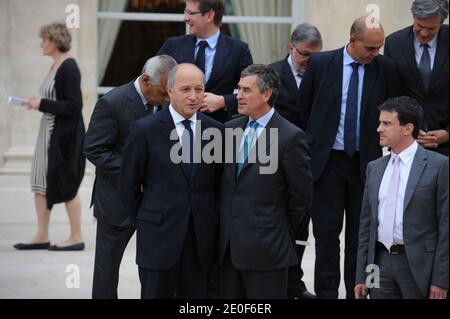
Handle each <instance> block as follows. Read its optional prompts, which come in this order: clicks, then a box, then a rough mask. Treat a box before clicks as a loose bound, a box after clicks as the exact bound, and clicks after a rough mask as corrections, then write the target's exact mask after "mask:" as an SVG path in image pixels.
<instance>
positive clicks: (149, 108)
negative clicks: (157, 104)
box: [145, 103, 153, 113]
mask: <svg viewBox="0 0 450 319" xmlns="http://www.w3.org/2000/svg"><path fill="white" fill-rule="evenodd" d="M145 112H147V113H152V112H153V105H151V104H150V103H147V104H145Z"/></svg>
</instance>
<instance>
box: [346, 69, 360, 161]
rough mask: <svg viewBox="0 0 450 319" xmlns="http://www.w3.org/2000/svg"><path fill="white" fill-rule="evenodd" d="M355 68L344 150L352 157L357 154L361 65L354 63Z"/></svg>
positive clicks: (349, 96) (351, 81)
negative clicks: (359, 71) (359, 68)
mask: <svg viewBox="0 0 450 319" xmlns="http://www.w3.org/2000/svg"><path fill="white" fill-rule="evenodd" d="M351 66H352V68H353V72H352V76H351V78H350V83H349V85H348V93H347V108H346V111H345V125H344V150H345V152H346V153H347V155H348V156H350V157H352V156H353V155H354V154H355V153H356V122H357V117H358V86H359V77H358V67H359V66H360V64H359V63H356V62H353V63H352V64H351Z"/></svg>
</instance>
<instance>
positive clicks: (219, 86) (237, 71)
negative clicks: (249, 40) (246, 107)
mask: <svg viewBox="0 0 450 319" xmlns="http://www.w3.org/2000/svg"><path fill="white" fill-rule="evenodd" d="M195 42H196V38H195V37H193V36H191V35H183V36H179V37H173V38H169V39H168V40H167V41H166V42H165V43H164V44H163V46H162V47H161V49H159V51H158V53H157V54H158V55H160V54H168V55H170V56H172V57H173V58H174V59H175V60H176V61H177V62H178V63H192V64H195V59H194V53H195ZM252 63H253V59H252V55H251V53H250V50H249V49H248V45H247V44H246V43H245V42H242V41H240V40H237V39H234V38H231V37H229V36H227V35H225V34H222V33H221V34H220V36H219V42H218V43H217V47H216V54H215V56H214V63H213V67H212V70H211V76H210V78H209V80H208V82H207V83H206V88H205V91H206V92H212V93H214V94H217V95H223V96H224V98H225V105H226V110H224V109H221V110H219V111H216V112H213V113H211V114H208V115H209V116H211V117H212V118H213V119H215V120H217V121H219V122H222V123H225V122H226V121H228V120H229V119H231V118H232V117H233V116H234V115H237V114H238V112H237V99H236V96H235V95H233V91H234V89H235V88H236V86H237V84H238V82H239V79H240V77H241V72H242V70H244V69H245V68H246V67H247V66H249V65H250V64H252Z"/></svg>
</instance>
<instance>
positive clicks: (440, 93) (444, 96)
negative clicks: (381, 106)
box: [384, 25, 449, 156]
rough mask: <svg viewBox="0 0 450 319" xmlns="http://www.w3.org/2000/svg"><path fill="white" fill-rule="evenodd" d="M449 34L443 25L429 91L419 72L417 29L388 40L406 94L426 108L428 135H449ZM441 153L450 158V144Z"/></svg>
mask: <svg viewBox="0 0 450 319" xmlns="http://www.w3.org/2000/svg"><path fill="white" fill-rule="evenodd" d="M448 33H449V31H448V25H442V26H441V29H440V31H439V34H438V40H437V41H438V43H437V50H436V56H435V60H434V66H433V71H432V74H431V80H430V87H429V89H428V91H426V90H425V86H424V84H423V82H422V78H421V76H420V73H419V70H418V68H417V62H416V58H415V49H414V32H413V28H412V27H407V28H405V29H403V30H400V31H397V32H394V33H393V34H391V35H390V36H388V37H387V38H386V45H385V48H384V54H385V55H386V56H388V57H390V58H391V59H393V60H394V61H396V62H397V64H398V68H399V70H400V76H401V83H402V84H403V90H404V94H405V95H408V96H410V97H412V98H414V99H416V100H417V101H418V102H419V103H420V104H421V105H422V107H423V110H424V126H423V128H424V129H425V130H426V131H434V130H441V129H444V130H446V131H447V132H448V121H449V117H448V109H449V99H448V41H449V39H448ZM437 151H438V152H439V153H441V154H444V155H447V156H448V154H449V144H448V142H447V143H444V144H441V145H440V147H439V148H438V150H437Z"/></svg>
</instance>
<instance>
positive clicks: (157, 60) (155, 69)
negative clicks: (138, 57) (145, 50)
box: [142, 55, 177, 85]
mask: <svg viewBox="0 0 450 319" xmlns="http://www.w3.org/2000/svg"><path fill="white" fill-rule="evenodd" d="M176 65H177V61H175V60H174V59H173V58H172V57H171V56H169V55H157V56H154V57H152V58H150V59H148V60H147V62H145V65H144V68H143V69H142V74H147V75H148V76H149V77H150V83H151V85H159V84H161V82H162V81H163V80H164V78H165V77H166V76H167V74H168V73H169V71H170V70H171V69H173V68H174V67H175V66H176Z"/></svg>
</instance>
